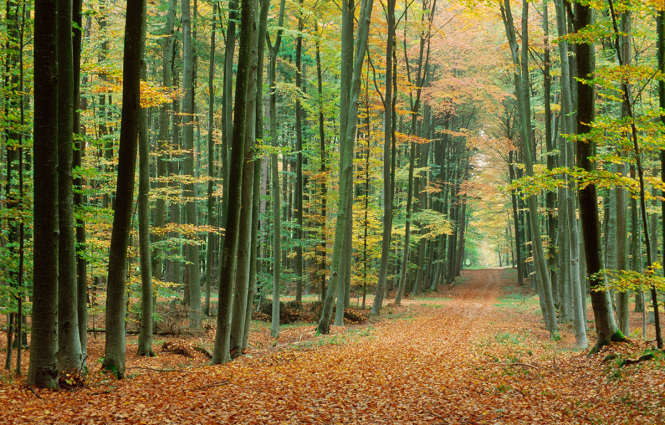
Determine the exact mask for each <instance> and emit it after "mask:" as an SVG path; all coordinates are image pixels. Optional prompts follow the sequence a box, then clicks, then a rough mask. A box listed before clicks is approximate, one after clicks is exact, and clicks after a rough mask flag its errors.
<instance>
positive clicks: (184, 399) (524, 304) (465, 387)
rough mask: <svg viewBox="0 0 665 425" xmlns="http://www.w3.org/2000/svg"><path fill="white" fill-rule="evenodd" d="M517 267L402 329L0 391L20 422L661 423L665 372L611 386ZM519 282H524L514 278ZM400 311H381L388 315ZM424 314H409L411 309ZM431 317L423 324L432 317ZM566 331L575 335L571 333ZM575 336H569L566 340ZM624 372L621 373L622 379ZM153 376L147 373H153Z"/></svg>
mask: <svg viewBox="0 0 665 425" xmlns="http://www.w3.org/2000/svg"><path fill="white" fill-rule="evenodd" d="M509 272H511V270H510V269H486V270H473V271H465V272H464V273H463V275H462V278H461V279H459V282H458V283H457V285H456V287H455V288H454V289H452V290H449V291H447V292H445V294H444V295H445V297H441V294H437V295H439V297H438V298H436V297H435V298H432V297H428V298H422V299H414V300H406V301H405V304H406V307H405V309H406V310H405V311H404V313H403V314H402V315H401V317H399V318H397V319H395V320H383V321H381V322H379V324H377V325H376V326H374V327H359V328H358V330H356V331H354V332H356V333H357V336H358V337H357V338H347V339H346V340H345V341H344V342H345V343H343V344H340V345H334V344H335V340H334V338H336V337H338V336H335V335H332V336H323V337H320V338H321V339H320V340H318V341H319V343H320V344H319V345H318V346H316V344H292V345H290V346H288V347H286V348H285V349H283V350H281V351H279V352H277V353H272V354H268V355H264V356H256V357H254V358H250V357H249V356H245V357H243V358H240V359H238V360H236V361H234V362H233V363H230V364H227V365H222V366H209V367H203V368H198V369H193V370H191V371H189V372H186V373H184V372H173V373H150V372H148V373H146V374H143V375H139V376H135V377H132V378H130V379H126V380H123V381H119V382H118V381H109V382H106V383H105V384H104V385H102V386H99V387H97V388H86V389H84V390H78V391H72V392H64V391H60V392H49V391H40V392H39V394H40V395H41V396H42V397H43V398H44V400H39V399H37V398H36V397H35V396H34V395H33V394H31V393H30V392H29V391H28V390H27V389H26V388H25V387H24V386H23V387H20V386H17V385H14V386H7V387H4V388H3V387H0V408H2V410H3V411H4V412H5V416H4V418H3V420H6V419H7V418H10V419H9V420H10V423H22V422H33V423H155V424H167V423H173V424H176V423H178V424H179V423H188V424H196V423H201V424H215V423H234V424H235V423H241V424H242V423H251V424H269V423H295V424H297V423H305V424H310V423H311V424H317V423H324V424H337V423H358V424H414V423H432V424H434V423H441V424H448V423H449V424H481V423H489V424H517V423H524V424H532V423H553V424H559V423H662V422H663V418H665V416H664V415H663V409H664V407H663V406H665V402H664V400H663V388H664V387H663V385H664V384H665V379H664V375H663V373H662V369H654V368H653V366H649V367H651V369H648V370H646V368H644V369H639V367H638V366H630V367H631V368H632V369H629V368H628V367H626V368H624V369H622V370H625V375H624V376H623V377H622V379H620V380H613V379H611V376H610V377H608V375H607V373H606V372H607V370H608V368H611V367H612V366H611V365H608V364H607V363H602V359H603V358H604V357H605V354H600V355H597V356H594V357H592V358H587V357H586V353H585V352H581V351H576V350H572V345H571V343H570V342H568V341H570V340H572V337H570V336H568V337H565V338H567V339H564V341H559V342H551V341H549V340H548V333H547V331H546V329H545V328H544V326H543V325H542V324H541V323H540V313H539V311H538V310H537V309H538V302H537V299H536V298H535V297H533V296H529V295H525V294H526V293H527V292H528V291H525V290H523V289H521V288H514V287H511V285H512V286H514V283H513V282H514V279H508V278H507V277H508V276H509ZM510 276H512V275H510ZM390 310H391V306H387V307H386V308H384V312H383V314H384V315H385V316H390ZM410 311H411V312H415V311H418V312H419V314H416V315H413V316H409V312H410ZM422 311H424V312H425V313H424V314H423V313H422ZM566 332H567V331H566V330H565V329H564V333H566ZM567 333H570V332H567ZM614 370H616V368H615V369H611V371H614ZM141 372H142V373H143V372H145V371H141Z"/></svg>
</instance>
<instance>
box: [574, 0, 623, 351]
mask: <svg viewBox="0 0 665 425" xmlns="http://www.w3.org/2000/svg"><path fill="white" fill-rule="evenodd" d="M591 23H592V10H591V8H590V7H589V6H583V5H581V4H576V5H575V30H576V31H578V32H579V31H580V30H582V29H584V28H585V27H586V26H588V25H591ZM576 57H577V75H579V76H581V77H582V78H589V77H592V76H593V73H594V71H595V63H594V62H595V55H594V46H593V44H578V45H577V55H576ZM577 93H578V103H577V134H579V135H580V136H581V137H583V138H584V137H588V136H587V135H588V134H589V132H590V131H591V123H592V122H593V121H594V118H595V109H594V108H595V88H594V85H593V84H586V81H578V82H577ZM594 150H595V145H594V143H593V142H592V141H591V140H582V141H580V142H578V143H577V166H578V167H579V168H582V169H583V170H586V171H592V170H593V163H592V162H591V160H590V157H592V156H593V155H594ZM578 193H579V202H580V217H581V220H582V236H583V238H584V245H585V248H586V251H585V256H586V267H587V277H588V279H589V282H590V285H591V289H592V291H591V304H592V306H593V313H594V317H595V320H596V333H597V336H598V341H597V342H596V346H595V347H594V350H596V349H598V348H600V347H601V346H603V345H606V344H608V343H609V342H610V341H612V340H618V339H623V335H622V334H621V332H620V331H619V329H618V327H617V325H616V322H615V321H614V312H613V310H612V302H611V299H610V294H609V292H607V291H596V290H594V289H596V288H597V287H599V286H602V284H603V282H602V281H600V279H599V278H598V277H597V273H598V272H599V271H600V270H601V269H602V268H603V252H602V244H601V240H600V221H599V219H598V195H597V191H596V186H595V185H594V184H589V185H587V186H586V187H585V188H583V189H579V192H578Z"/></svg>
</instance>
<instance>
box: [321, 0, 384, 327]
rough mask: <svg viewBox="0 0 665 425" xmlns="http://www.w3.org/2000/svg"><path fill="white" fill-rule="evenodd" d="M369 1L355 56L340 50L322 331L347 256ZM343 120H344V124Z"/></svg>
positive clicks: (364, 7)
mask: <svg viewBox="0 0 665 425" xmlns="http://www.w3.org/2000/svg"><path fill="white" fill-rule="evenodd" d="M372 5H373V0H362V2H361V5H360V17H359V19H358V35H357V37H356V45H355V58H354V57H353V56H352V55H351V53H352V52H351V51H346V52H343V54H342V69H343V72H342V73H344V67H346V66H348V64H349V62H350V61H353V62H352V63H353V72H352V78H351V82H350V85H349V91H348V103H347V104H346V105H345V104H344V99H345V97H344V93H342V95H343V96H342V101H341V102H342V107H343V108H346V107H348V110H347V111H344V110H341V112H342V116H344V112H346V114H348V115H347V116H346V119H343V120H340V121H341V124H340V136H341V140H340V145H342V146H344V152H343V154H342V155H340V180H339V182H340V191H339V203H338V209H337V222H336V223H335V241H334V246H333V258H332V265H331V270H330V281H329V283H328V289H327V291H326V297H325V301H324V303H323V311H322V313H321V319H320V320H319V324H318V327H317V331H318V332H320V333H322V334H327V333H328V332H329V331H330V320H331V318H332V309H333V304H334V302H335V295H336V293H337V283H338V279H339V277H340V276H339V275H340V273H341V272H342V271H343V269H342V267H341V260H342V256H343V255H344V256H348V257H350V256H351V252H350V251H346V252H343V251H344V239H345V235H346V214H348V213H349V209H348V206H347V203H348V202H349V201H350V192H351V191H352V189H353V145H354V141H355V134H356V125H357V118H358V117H357V115H358V98H359V96H360V83H361V73H362V65H363V61H364V59H365V50H366V48H367V37H368V33H369V24H370V18H371V15H372ZM345 6H347V7H348V4H347V3H346V2H345V1H344V2H342V9H343V10H346V9H345ZM347 25H350V27H351V28H349V27H347V31H350V30H352V28H353V21H351V22H349V23H348V24H347ZM342 37H344V34H342ZM345 53H346V55H345ZM347 72H348V71H347ZM342 90H344V84H342ZM344 124H346V126H345V125H344Z"/></svg>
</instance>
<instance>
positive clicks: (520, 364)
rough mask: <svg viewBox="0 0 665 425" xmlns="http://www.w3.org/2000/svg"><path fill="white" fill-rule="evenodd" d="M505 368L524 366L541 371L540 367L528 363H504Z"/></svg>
mask: <svg viewBox="0 0 665 425" xmlns="http://www.w3.org/2000/svg"><path fill="white" fill-rule="evenodd" d="M504 365H505V366H523V367H532V368H534V369H540V368H539V367H538V366H535V365H532V364H528V363H504Z"/></svg>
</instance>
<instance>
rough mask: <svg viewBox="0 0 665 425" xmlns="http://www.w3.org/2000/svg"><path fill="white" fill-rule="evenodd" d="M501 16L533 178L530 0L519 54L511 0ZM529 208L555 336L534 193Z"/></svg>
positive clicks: (536, 257) (548, 318)
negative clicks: (513, 68)
mask: <svg viewBox="0 0 665 425" xmlns="http://www.w3.org/2000/svg"><path fill="white" fill-rule="evenodd" d="M501 15H502V17H503V21H504V25H505V28H506V36H507V38H508V42H509V44H510V51H511V56H512V59H513V65H514V66H515V69H516V71H515V73H514V81H515V97H516V98H517V105H518V108H519V116H520V129H521V141H522V150H523V152H524V165H525V171H526V174H527V176H529V177H532V176H533V174H534V172H533V156H532V152H531V149H532V148H531V146H532V134H531V133H532V130H531V107H530V102H531V101H530V95H529V91H530V88H529V87H530V86H529V63H528V57H529V55H528V50H529V44H528V43H529V42H528V31H527V28H528V22H529V3H528V2H527V1H526V0H524V1H523V2H522V46H521V54H520V51H519V50H520V49H519V47H518V43H517V37H516V32H515V27H514V23H513V15H512V11H511V8H510V1H509V0H504V2H503V4H502V5H501ZM527 202H528V207H529V224H530V227H531V236H532V240H533V244H532V246H533V249H534V253H533V255H534V260H535V262H536V271H537V273H538V278H539V279H538V281H539V284H538V285H539V286H538V293H539V295H540V300H541V307H542V310H543V317H544V319H545V322H546V323H547V327H548V329H549V331H550V335H551V336H556V335H557V333H558V328H557V321H556V311H555V308H554V298H553V296H552V284H551V280H550V274H549V271H548V270H547V262H546V260H545V252H544V250H543V243H542V239H541V235H540V223H539V219H538V203H537V199H536V196H535V195H531V196H529V197H528V199H527Z"/></svg>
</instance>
